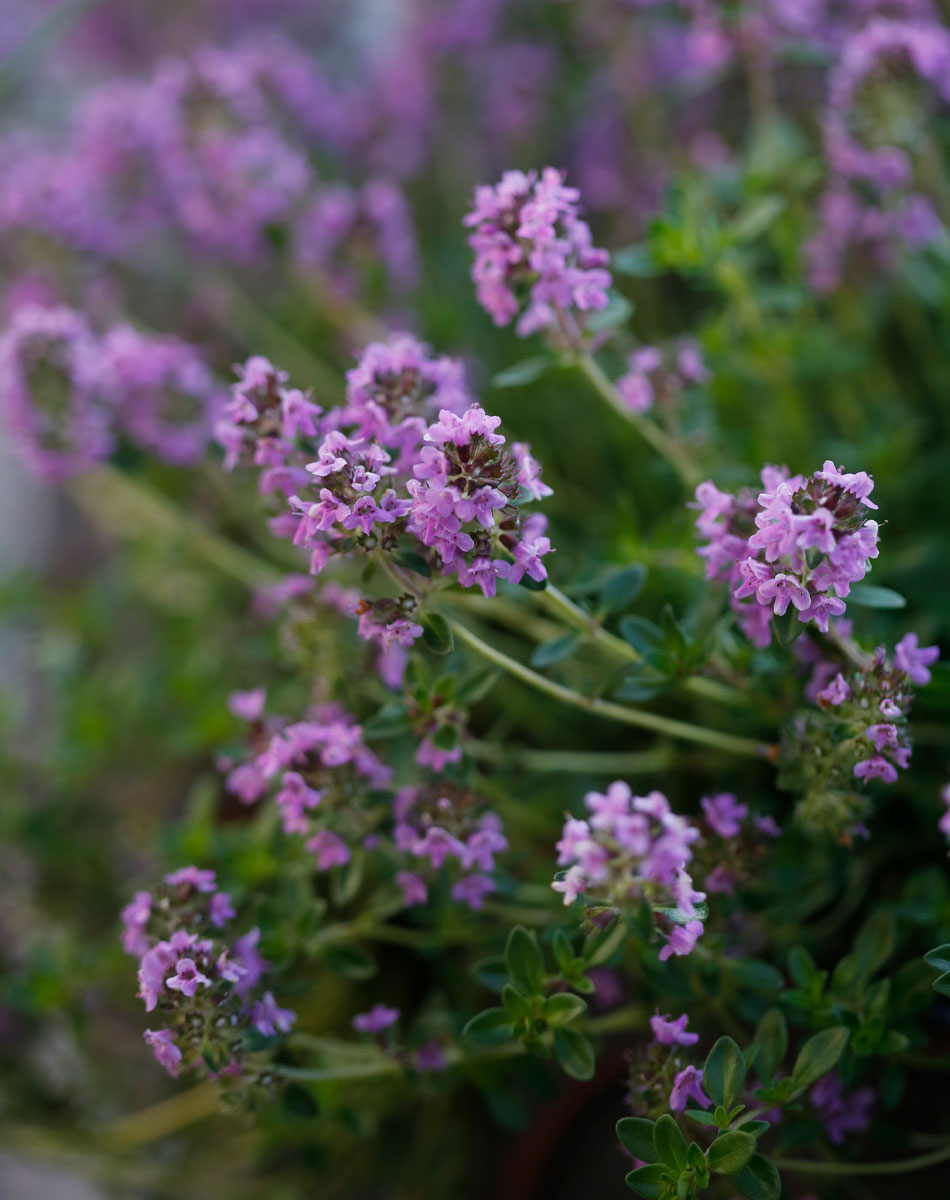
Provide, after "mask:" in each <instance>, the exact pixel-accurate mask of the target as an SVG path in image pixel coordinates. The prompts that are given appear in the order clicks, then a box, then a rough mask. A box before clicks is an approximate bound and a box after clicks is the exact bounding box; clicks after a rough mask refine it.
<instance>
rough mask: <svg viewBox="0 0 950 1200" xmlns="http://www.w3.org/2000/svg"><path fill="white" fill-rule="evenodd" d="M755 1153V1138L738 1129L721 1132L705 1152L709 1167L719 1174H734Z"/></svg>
mask: <svg viewBox="0 0 950 1200" xmlns="http://www.w3.org/2000/svg"><path fill="white" fill-rule="evenodd" d="M753 1154H755V1138H754V1137H753V1136H752V1135H751V1134H750V1133H743V1132H742V1131H741V1130H739V1129H731V1130H727V1131H726V1132H725V1133H721V1134H720V1135H719V1137H717V1138H716V1140H715V1141H714V1142H713V1144H712V1145H711V1146H710V1147H709V1150H708V1151H707V1153H706V1158H707V1160H708V1162H709V1166H710V1169H711V1170H713V1171H718V1172H719V1174H720V1175H735V1173H736V1172H737V1171H741V1170H742V1168H743V1167H744V1166H745V1165H746V1163H747V1162H748V1161H749V1160H750V1159H751V1157H752V1155H753Z"/></svg>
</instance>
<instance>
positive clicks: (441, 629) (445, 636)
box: [422, 613, 455, 654]
mask: <svg viewBox="0 0 950 1200" xmlns="http://www.w3.org/2000/svg"><path fill="white" fill-rule="evenodd" d="M422 644H423V645H424V646H425V647H426V649H427V650H431V651H432V653H433V654H451V653H452V651H453V650H454V649H455V638H454V637H453V636H452V629H451V627H450V626H449V623H448V621H447V620H446V619H445V617H443V616H441V615H440V614H439V613H429V614H428V616H425V617H423V618H422Z"/></svg>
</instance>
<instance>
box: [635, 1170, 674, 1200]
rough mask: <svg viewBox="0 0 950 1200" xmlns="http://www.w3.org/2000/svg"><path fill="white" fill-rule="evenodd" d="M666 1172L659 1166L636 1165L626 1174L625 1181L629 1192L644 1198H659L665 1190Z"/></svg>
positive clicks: (649, 1199) (652, 1199) (653, 1199)
mask: <svg viewBox="0 0 950 1200" xmlns="http://www.w3.org/2000/svg"><path fill="white" fill-rule="evenodd" d="M666 1179H667V1173H666V1171H665V1170H664V1169H663V1167H660V1166H652V1167H637V1169H636V1170H635V1171H631V1172H630V1173H629V1175H627V1178H626V1183H627V1187H628V1188H629V1189H630V1190H631V1192H636V1193H637V1195H638V1196H644V1197H646V1200H659V1197H660V1196H662V1195H663V1193H664V1191H665V1190H666Z"/></svg>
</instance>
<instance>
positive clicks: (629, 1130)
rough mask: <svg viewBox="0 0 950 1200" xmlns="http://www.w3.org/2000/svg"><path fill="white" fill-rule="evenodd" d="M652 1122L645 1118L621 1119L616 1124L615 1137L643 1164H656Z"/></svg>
mask: <svg viewBox="0 0 950 1200" xmlns="http://www.w3.org/2000/svg"><path fill="white" fill-rule="evenodd" d="M653 1126H654V1123H653V1121H648V1120H647V1119H646V1117H621V1119H620V1120H619V1121H618V1122H617V1137H618V1138H620V1141H621V1142H622V1143H623V1145H624V1146H625V1147H626V1149H627V1150H629V1151H630V1153H631V1154H632V1155H633V1157H634V1158H639V1159H642V1160H643V1162H645V1163H655V1162H656V1147H655V1145H654V1143H653Z"/></svg>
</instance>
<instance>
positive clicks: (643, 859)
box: [551, 782, 705, 961]
mask: <svg viewBox="0 0 950 1200" xmlns="http://www.w3.org/2000/svg"><path fill="white" fill-rule="evenodd" d="M584 803H585V805H586V807H587V809H588V811H589V813H590V814H591V815H590V817H589V818H588V819H586V820H578V819H575V818H573V817H569V818H568V819H567V820H566V821H565V823H564V830H563V833H562V836H561V840H560V841H559V842H558V843H557V851H558V858H557V862H558V865H559V866H561V867H566V868H567V870H566V871H565V872H564V873H563V875H561V876H560V877H559V878H557V879H555V881H554V883H553V884H552V885H551V886H552V887H553V888H554V890H555V891H556V892H561V893H562V894H563V896H564V903H565V904H573V903H574V902H575V901H576V900H577V899H578V897H579V896H581V895H583V897H584V898H585V900H586V901H587V902H588V903H590V904H596V905H599V906H606V907H608V908H613V909H616V910H618V911H623V910H628V909H630V907H631V904H632V903H633V902H636V901H638V900H640V899H646V900H648V901H649V903H650V904H651V905H654V906H659V907H672V908H674V909H675V910H677V913H678V917H677V920H678V921H679V923H674V922H672V921H668V928H667V930H666V936H667V943H666V945H665V946H664V947H663V948H662V950H661V951H660V959H661V961H663V960H665V959H667V958H669V957H670V956H671V955H674V954H675V955H685V954H689V953H690V951H691V950H692V949H693V947H694V946H695V944H696V942H697V940H698V939H699V937H700V936H701V935H702V932H703V924H702V920H701V919H700V909H699V908H698V907H697V906H698V905H699V904H700V903H701V902H702V901H703V900H704V899H705V893H703V892H698V891H696V890H695V889H694V887H693V880H692V877H691V876H690V874H689V873H688V872H687V870H686V867H687V864H688V863H689V862H690V860H691V859H692V857H693V850H692V846H693V843H694V842H696V841H697V840H698V839H699V837H700V831H699V829H697V828H696V826H695V825H691V824H690V823H689V822H688V821H687V820H685V819H684V818H683V817H680V816H677V815H676V813H674V812H672V811H671V809H670V806H669V802H668V801H667V799H666V797H665V796H664V795H662V794H661V793H660V792H650V793H649V794H648V795H646V796H634V795H633V793H632V792H631V790H630V788H629V787H628V786H627V785H626V784H625V783H621V782H616V783H612V784H611V785H610V787H608V789H607V791H606V793H604V794H601V793H599V792H589V793H588V794H587V796H585V797H584Z"/></svg>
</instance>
